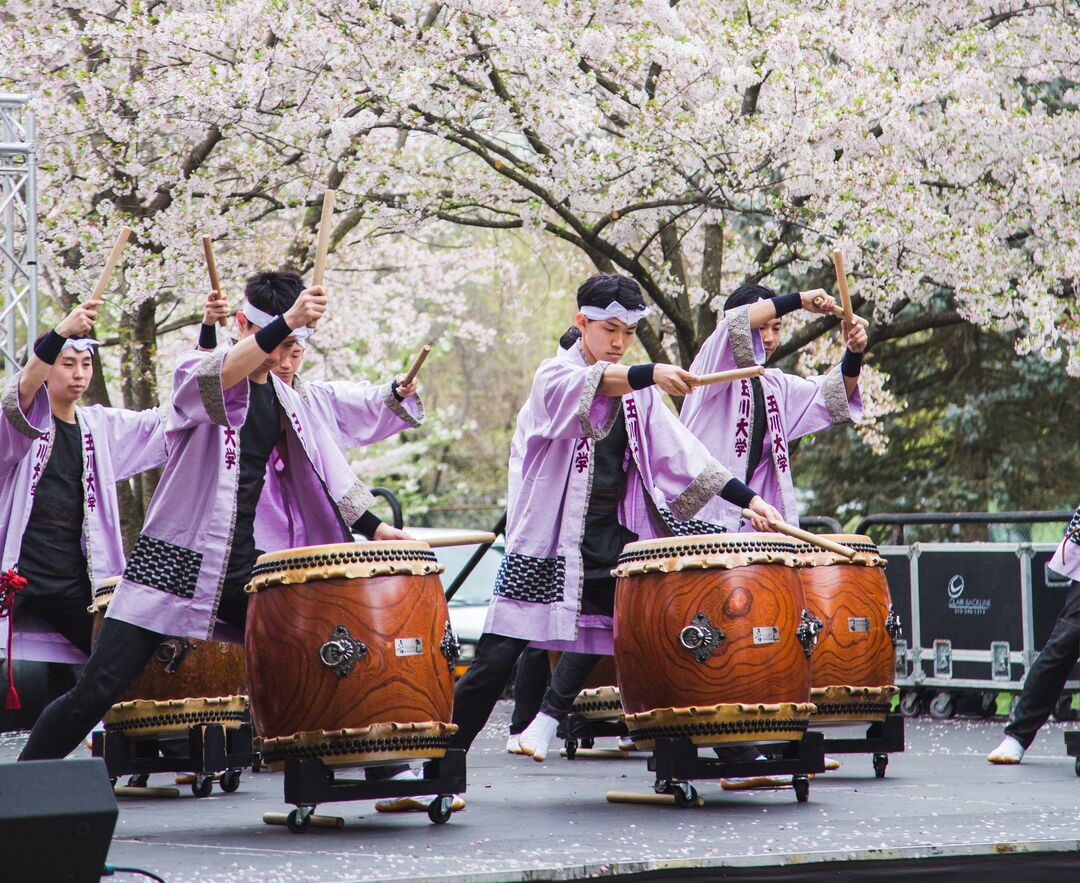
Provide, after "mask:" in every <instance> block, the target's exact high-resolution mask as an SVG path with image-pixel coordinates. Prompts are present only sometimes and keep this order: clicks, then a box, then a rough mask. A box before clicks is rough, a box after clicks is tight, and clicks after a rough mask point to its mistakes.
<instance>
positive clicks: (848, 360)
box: [840, 350, 863, 377]
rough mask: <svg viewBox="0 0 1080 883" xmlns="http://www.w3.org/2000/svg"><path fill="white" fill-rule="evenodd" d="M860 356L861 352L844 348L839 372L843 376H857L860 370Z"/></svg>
mask: <svg viewBox="0 0 1080 883" xmlns="http://www.w3.org/2000/svg"><path fill="white" fill-rule="evenodd" d="M862 357H863V354H862V353H853V352H852V351H851V350H844V358H842V359H841V360H840V373H841V374H843V375H844V376H845V377H858V376H859V371H861V370H862Z"/></svg>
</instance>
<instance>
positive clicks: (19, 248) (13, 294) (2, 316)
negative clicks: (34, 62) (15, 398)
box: [0, 93, 38, 374]
mask: <svg viewBox="0 0 1080 883" xmlns="http://www.w3.org/2000/svg"><path fill="white" fill-rule="evenodd" d="M34 150H35V144H34V115H33V113H32V112H31V111H30V107H29V97H28V96H26V95H10V94H3V93H0V267H2V269H3V277H2V280H0V285H2V286H3V308H2V312H0V327H2V328H3V335H2V337H0V362H2V366H3V367H2V370H3V372H4V373H5V374H6V373H9V372H14V371H16V370H18V368H19V365H20V364H21V360H20V358H19V354H20V350H22V351H23V352H25V351H26V350H27V349H28V347H27V344H28V342H30V341H33V339H34V337H35V336H36V335H37V325H38V298H37V189H36V187H37V185H36V179H35V171H34V169H35V163H34Z"/></svg>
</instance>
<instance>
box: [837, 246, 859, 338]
mask: <svg viewBox="0 0 1080 883" xmlns="http://www.w3.org/2000/svg"><path fill="white" fill-rule="evenodd" d="M832 262H833V266H834V267H835V268H836V287H837V288H838V289H839V290H840V303H841V304H843V307H844V321H845V322H847V325H848V328H850V327H851V325H852V323H853V322H854V321H855V314H854V313H853V312H852V311H851V295H850V294H848V290H847V273H846V272H845V271H844V253H843V252H842V251H840V249H838V248H834V249H833V253H832Z"/></svg>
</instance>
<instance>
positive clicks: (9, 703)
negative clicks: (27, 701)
mask: <svg viewBox="0 0 1080 883" xmlns="http://www.w3.org/2000/svg"><path fill="white" fill-rule="evenodd" d="M9 667H10V666H9ZM8 677H9V678H10V674H9V675H8ZM4 708H5V709H7V710H8V711H18V710H19V709H20V708H22V702H21V701H20V700H19V691H18V690H16V689H15V683H14V681H12V683H11V684H9V685H8V689H7V696H5V697H4Z"/></svg>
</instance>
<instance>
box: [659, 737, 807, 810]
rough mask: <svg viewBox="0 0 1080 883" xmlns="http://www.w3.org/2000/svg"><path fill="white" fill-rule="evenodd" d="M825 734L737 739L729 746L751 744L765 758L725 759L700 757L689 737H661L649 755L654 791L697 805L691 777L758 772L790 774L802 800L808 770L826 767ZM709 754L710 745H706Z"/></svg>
mask: <svg viewBox="0 0 1080 883" xmlns="http://www.w3.org/2000/svg"><path fill="white" fill-rule="evenodd" d="M824 743H825V738H824V737H823V736H822V735H821V733H815V732H813V731H808V732H807V733H806V734H805V735H804V736H803V737H802V739H800V740H798V741H792V742H770V743H767V744H760V745H755V744H754V743H749V742H740V743H737V745H732V746H720V747H743V746H753V747H756V748H758V749H759V750H760V751H761V752H762V753H763V754H765V755H766V756H767V758H768V759H767V760H749V761H736V762H733V761H727V760H722V759H720V758H718V757H699V756H698V749H699V746H697V745H695V744H694V743H693V742H691V741H690V739H689V738H687V737H685V736H681V737H679V738H669V737H661V738H658V739H657V740H656V747H655V748H654V749H653V753H652V756H651V757H650V758H649V770H650V771H651V772H655V773H656V784H655V785H654V786H653V788H654V790H655V791H656V793H657V794H671V795H673V796H674V798H675V803H676V804H677V805H678V806H681V807H691V806H695V805H697V797H698V793H697V789H696V788H694V786H693V785H691V784H690V781H691V780H693V779H734V778H740V777H755V778H756V777H757V776H787V775H790V776H791V785H792V787H793V788H794V789H795V799H796V800H797V801H798V802H799V803H805V802H806V801H807V800H808V799H809V798H810V779H809V778H808V777H809V775H810V773H822V772H824V771H825V751H824ZM705 750H706V751H708V752H709V753H710V754H711V753H712V748H706V749H705Z"/></svg>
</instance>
